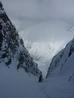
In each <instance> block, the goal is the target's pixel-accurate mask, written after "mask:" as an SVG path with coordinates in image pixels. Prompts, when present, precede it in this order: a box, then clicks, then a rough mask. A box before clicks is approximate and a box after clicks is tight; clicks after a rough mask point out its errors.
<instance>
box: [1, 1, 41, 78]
mask: <svg viewBox="0 0 74 98" xmlns="http://www.w3.org/2000/svg"><path fill="white" fill-rule="evenodd" d="M0 12H1V14H0V62H4V63H5V64H6V65H7V66H8V67H10V65H11V64H12V63H13V62H15V64H14V66H15V68H17V69H19V68H23V69H24V70H25V71H26V72H29V73H32V74H33V75H35V76H37V77H38V78H39V77H40V76H41V77H42V73H41V71H40V70H39V69H38V65H37V64H36V63H35V62H34V61H33V58H32V57H31V56H30V54H29V52H28V51H27V49H26V48H25V47H24V43H23V40H22V39H20V38H19V35H18V32H17V30H16V29H15V27H14V26H13V25H12V23H11V21H10V19H9V18H8V16H7V15H6V13H5V11H4V8H3V5H2V3H1V2H0ZM2 12H3V13H2Z"/></svg>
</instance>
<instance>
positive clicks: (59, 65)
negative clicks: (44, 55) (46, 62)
mask: <svg viewBox="0 0 74 98" xmlns="http://www.w3.org/2000/svg"><path fill="white" fill-rule="evenodd" d="M73 53H74V39H73V40H71V41H70V42H69V43H68V44H67V45H66V47H65V48H64V49H62V50H61V51H60V52H59V53H58V54H57V55H55V56H54V58H53V59H52V62H51V64H50V66H49V69H48V74H47V77H48V76H49V75H50V74H51V73H54V74H55V73H59V72H61V71H62V70H63V69H64V67H65V66H64V65H65V63H66V62H67V61H68V60H69V58H70V56H71V55H72V54H73ZM69 66H70V65H69Z"/></svg>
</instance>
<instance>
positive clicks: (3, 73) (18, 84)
mask: <svg viewBox="0 0 74 98" xmlns="http://www.w3.org/2000/svg"><path fill="white" fill-rule="evenodd" d="M0 98H46V96H45V95H44V94H43V92H42V91H40V88H39V86H38V83H36V81H34V79H33V77H30V76H29V75H28V74H27V73H25V72H24V70H22V69H20V70H19V71H17V70H16V68H14V67H13V66H12V67H11V68H8V67H6V65H4V64H0Z"/></svg>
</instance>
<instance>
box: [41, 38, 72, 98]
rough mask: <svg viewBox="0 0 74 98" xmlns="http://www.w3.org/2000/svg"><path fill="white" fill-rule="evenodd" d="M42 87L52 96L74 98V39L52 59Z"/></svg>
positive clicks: (51, 97)
mask: <svg viewBox="0 0 74 98" xmlns="http://www.w3.org/2000/svg"><path fill="white" fill-rule="evenodd" d="M42 88H43V91H44V92H45V93H46V94H47V96H50V98H74V39H73V40H71V41H70V42H69V43H68V44H67V45H66V47H65V48H64V49H63V50H62V51H61V52H59V53H58V54H57V55H56V56H55V57H54V58H53V59H52V62H51V64H50V67H49V69H48V74H47V80H45V81H44V83H43V84H42Z"/></svg>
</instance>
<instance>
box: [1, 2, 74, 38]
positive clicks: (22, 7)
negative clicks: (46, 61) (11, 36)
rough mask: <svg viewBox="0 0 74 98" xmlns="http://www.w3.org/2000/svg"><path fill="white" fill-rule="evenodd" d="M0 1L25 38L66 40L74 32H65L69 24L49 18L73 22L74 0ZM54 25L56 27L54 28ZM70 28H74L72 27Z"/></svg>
mask: <svg viewBox="0 0 74 98" xmlns="http://www.w3.org/2000/svg"><path fill="white" fill-rule="evenodd" d="M1 1H2V2H3V4H4V8H5V10H6V12H7V14H8V15H9V17H10V19H11V20H12V22H13V23H15V25H16V27H17V29H18V31H19V32H20V33H21V35H22V36H24V38H25V39H30V40H40V39H44V40H46V39H54V40H57V39H61V40H66V39H69V38H70V39H71V38H72V36H73V34H74V33H73V31H71V32H67V31H68V27H69V26H68V25H67V24H65V23H64V24H62V23H59V22H50V20H55V19H58V20H59V19H63V20H65V21H66V22H67V23H68V22H69V23H72V24H74V0H1ZM52 24H54V26H53V25H52ZM56 24H57V26H56ZM59 24H60V26H59ZM72 24H70V27H69V29H71V26H72ZM51 26H52V27H51ZM55 26H56V28H54V27H55ZM58 26H59V27H58ZM51 28H52V30H51ZM59 28H60V29H59ZM72 30H74V29H73V28H72ZM51 31H52V32H51ZM69 31H70V30H69Z"/></svg>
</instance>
